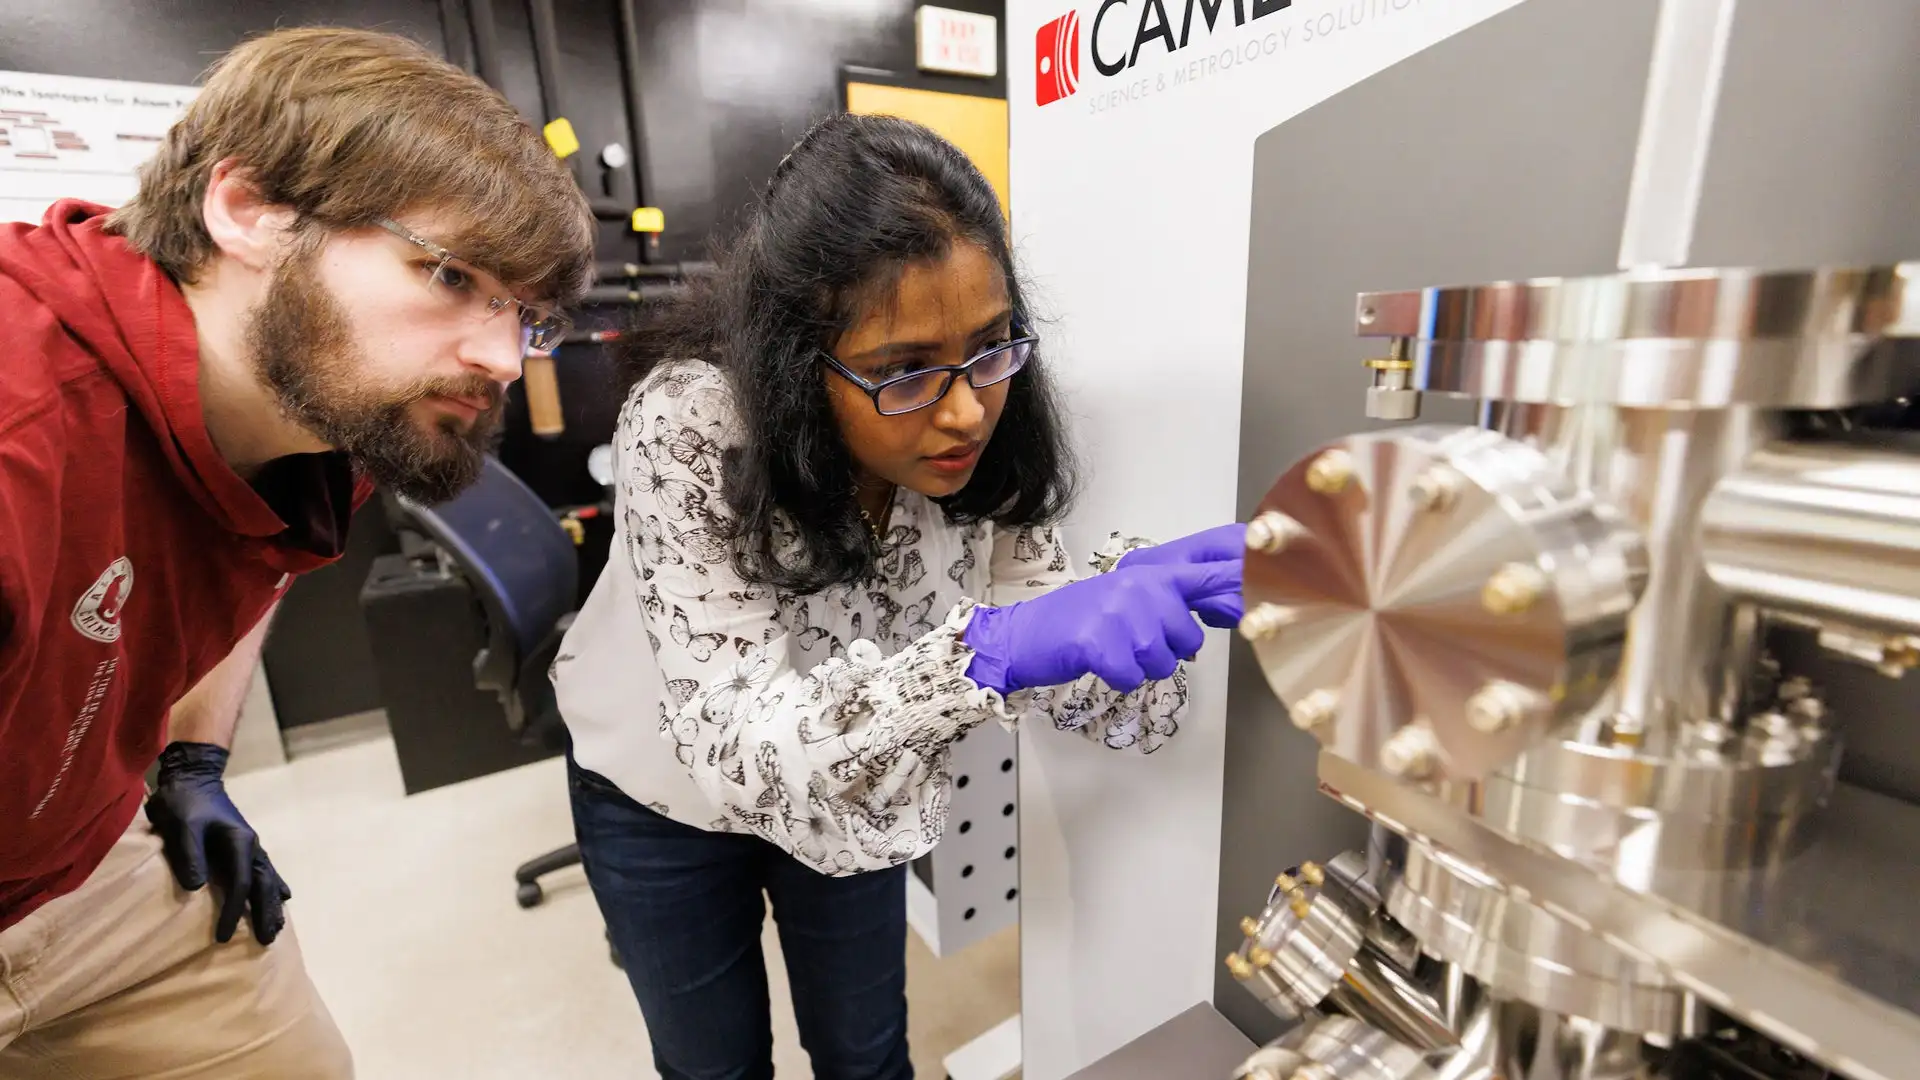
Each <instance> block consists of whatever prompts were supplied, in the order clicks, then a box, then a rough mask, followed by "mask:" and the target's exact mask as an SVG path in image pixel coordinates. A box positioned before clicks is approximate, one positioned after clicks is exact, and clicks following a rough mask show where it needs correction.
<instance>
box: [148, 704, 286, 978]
mask: <svg viewBox="0 0 1920 1080" xmlns="http://www.w3.org/2000/svg"><path fill="white" fill-rule="evenodd" d="M226 768H227V751H226V750H225V749H223V748H221V747H218V746H215V745H213V744H212V743H197V742H176V743H169V744H167V748H166V749H165V750H163V751H161V752H160V777H159V781H158V783H156V784H155V785H154V791H153V795H152V796H151V797H149V798H148V799H147V820H148V821H149V822H152V824H153V831H154V832H156V833H158V834H159V835H160V842H161V844H162V846H163V847H164V849H165V853H166V857H167V865H169V866H170V867H172V868H173V876H174V878H175V879H176V880H178V881H179V882H180V887H181V888H183V889H185V890H187V891H188V892H193V891H194V890H196V889H199V888H202V887H204V886H205V885H206V884H207V882H208V881H209V880H211V881H212V882H213V883H214V884H216V885H218V886H220V892H221V898H220V917H219V919H218V920H217V921H216V922H215V925H214V930H213V938H214V940H215V941H218V942H221V943H222V944H224V943H226V942H228V941H231V940H232V939H233V932H234V931H235V930H236V929H238V928H239V926H240V915H241V912H243V911H245V910H247V909H248V908H251V909H252V915H253V936H254V937H255V938H256V939H258V940H259V942H260V944H262V945H271V944H273V939H274V938H276V937H278V936H279V934H280V929H281V927H283V926H285V925H286V922H287V916H286V909H285V905H286V902H287V901H288V900H290V899H292V897H293V890H291V889H289V888H287V885H286V882H284V881H281V880H280V872H279V871H277V870H275V869H274V868H273V862H272V861H271V860H269V859H268V858H267V852H266V849H265V848H263V847H261V846H260V837H259V836H258V835H256V834H255V833H254V831H253V826H251V825H249V824H247V819H246V818H243V817H241V816H240V808H239V807H237V806H235V805H233V800H232V799H230V798H228V797H227V788H226V784H225V783H224V782H223V781H222V780H221V775H222V774H223V773H224V772H226Z"/></svg>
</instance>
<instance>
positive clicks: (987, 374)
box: [820, 328, 1040, 416]
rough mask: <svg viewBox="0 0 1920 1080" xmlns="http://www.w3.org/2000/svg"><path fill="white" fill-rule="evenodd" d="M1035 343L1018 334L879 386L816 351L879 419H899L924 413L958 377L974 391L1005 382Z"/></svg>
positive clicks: (1028, 357)
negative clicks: (951, 363) (867, 401)
mask: <svg viewBox="0 0 1920 1080" xmlns="http://www.w3.org/2000/svg"><path fill="white" fill-rule="evenodd" d="M1016 333H1018V330H1017V328H1016ZM1039 340H1040V339H1039V338H1036V337H1034V336H1033V335H1031V334H1022V335H1021V336H1019V337H1016V338H1014V339H1013V340H1012V341H1008V342H1005V343H1002V344H999V345H995V346H994V347H993V348H991V349H988V350H986V351H984V352H982V353H980V354H979V355H977V356H975V357H974V358H973V359H971V360H969V361H967V362H966V363H964V364H959V365H955V366H950V367H929V368H919V369H917V370H914V371H909V372H906V373H904V374H900V375H894V376H890V377H888V378H885V379H881V380H880V381H879V382H874V381H873V380H872V379H869V378H867V377H865V376H863V375H861V374H859V373H858V372H855V371H853V370H852V369H850V368H848V367H847V365H845V364H843V363H841V362H840V361H839V360H838V359H837V358H835V357H834V355H833V354H832V353H830V352H827V351H826V350H825V349H822V350H820V356H821V358H822V359H823V360H825V361H826V362H827V365H828V366H829V367H831V368H833V370H835V371H837V372H839V373H840V377H841V378H843V379H845V380H847V381H848V382H850V383H852V384H853V385H855V386H857V387H859V388H860V389H862V390H864V391H866V394H867V396H868V397H870V398H872V399H873V407H874V408H875V409H876V410H878V411H879V413H880V415H881V416H899V415H900V414H902V413H910V412H913V411H915V410H916V409H924V408H926V407H927V406H929V405H931V404H933V403H934V402H936V401H939V400H940V399H941V398H943V397H946V396H947V391H948V390H951V389H952V388H953V380H954V379H955V378H957V377H959V376H961V375H965V376H966V377H967V383H968V385H970V386H972V387H973V388H974V389H975V390H984V389H986V388H987V387H989V386H992V385H993V384H995V383H1002V382H1006V381H1007V380H1008V379H1011V378H1013V377H1014V376H1015V375H1017V374H1019V373H1020V369H1021V368H1023V367H1026V366H1027V361H1028V360H1029V359H1031V358H1032V357H1033V347H1034V345H1035V344H1037V343H1038V342H1039Z"/></svg>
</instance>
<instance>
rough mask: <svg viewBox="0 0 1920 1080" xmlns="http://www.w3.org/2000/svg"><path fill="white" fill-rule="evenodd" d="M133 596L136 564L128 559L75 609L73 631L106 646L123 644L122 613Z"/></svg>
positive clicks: (116, 563)
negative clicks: (128, 597)
mask: <svg viewBox="0 0 1920 1080" xmlns="http://www.w3.org/2000/svg"><path fill="white" fill-rule="evenodd" d="M131 592H133V563H132V562H130V561H128V559H127V557H126V556H125V555H122V556H121V557H119V558H117V559H115V560H113V564H112V565H110V566H108V567H107V568H106V570H104V571H102V572H101V574H100V576H99V578H97V579H96V580H95V581H94V583H93V587H92V588H90V589H88V590H87V591H86V595H84V596H82V597H80V602H79V603H77V604H75V605H73V628H74V629H75V630H78V631H80V632H81V633H82V634H85V635H86V636H88V637H90V638H92V639H93V640H95V641H98V642H101V643H103V644H107V645H111V644H113V643H114V642H116V641H119V640H120V613H121V612H122V611H124V610H125V609H126V606H127V596H128V594H130V593H131Z"/></svg>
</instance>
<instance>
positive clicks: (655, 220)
mask: <svg viewBox="0 0 1920 1080" xmlns="http://www.w3.org/2000/svg"><path fill="white" fill-rule="evenodd" d="M633 231H634V232H644V233H662V232H666V231H667V215H665V214H663V213H661V212H660V208H659V207H657V206H642V207H640V208H639V209H637V210H635V211H634V212H633Z"/></svg>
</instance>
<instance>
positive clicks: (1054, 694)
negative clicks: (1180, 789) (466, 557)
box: [554, 362, 1187, 874]
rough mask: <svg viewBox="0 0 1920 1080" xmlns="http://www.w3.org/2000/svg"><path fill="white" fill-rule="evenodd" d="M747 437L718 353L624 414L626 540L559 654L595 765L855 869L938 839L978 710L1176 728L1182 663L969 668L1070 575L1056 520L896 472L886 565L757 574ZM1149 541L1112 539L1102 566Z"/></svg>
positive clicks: (1103, 739) (636, 398)
mask: <svg viewBox="0 0 1920 1080" xmlns="http://www.w3.org/2000/svg"><path fill="white" fill-rule="evenodd" d="M738 438H739V435H738V433H737V431H736V429H735V426H734V419H733V411H732V407H731V399H730V395H729V393H728V391H727V389H726V384H725V383H724V381H723V380H722V377H721V376H720V374H719V373H718V371H717V370H716V369H714V368H712V367H710V366H708V365H706V364H703V363H698V362H689V363H680V364H672V365H662V366H661V367H660V368H658V369H656V370H655V371H654V372H653V373H651V374H650V375H649V376H648V378H647V379H645V380H643V381H642V382H641V384H640V385H638V386H636V387H635V388H634V392H633V394H632V395H631V396H630V397H629V398H628V400H627V402H626V405H625V407H624V408H623V409H622V411H621V415H620V423H619V429H618V434H617V435H616V437H615V443H614V455H615V472H616V475H617V476H618V488H617V490H616V492H615V515H616V529H617V531H616V535H615V538H614V542H613V543H614V550H613V553H612V557H611V558H610V559H609V560H608V561H607V567H606V570H605V571H604V572H603V573H602V574H601V576H600V580H599V582H598V583H596V584H595V586H594V590H593V594H592V596H591V597H590V598H589V599H588V601H587V603H586V605H585V607H584V608H583V609H582V610H581V612H580V614H579V616H578V618H577V619H576V620H575V622H574V624H573V627H572V629H571V630H569V631H568V633H567V637H566V642H565V644H564V645H563V647H562V649H561V654H560V657H559V659H558V660H557V661H556V662H555V664H554V684H555V687H556V689H557V691H558V694H559V703H560V710H561V713H562V715H564V716H565V717H566V721H567V726H568V728H569V730H570V731H571V734H572V736H573V746H574V755H575V757H576V759H577V760H578V761H579V763H580V765H581V766H582V767H584V768H586V769H590V770H592V771H593V772H596V773H599V774H600V775H602V776H604V777H606V778H607V779H609V780H611V781H612V782H613V783H615V784H616V785H618V786H619V788H620V789H621V790H622V791H624V792H625V793H626V794H627V795H629V796H631V797H632V798H633V799H635V800H637V801H639V802H642V803H645V804H647V805H649V806H650V807H652V808H653V809H654V810H655V811H657V812H659V813H662V814H665V815H666V816H668V817H671V818H673V819H674V820H676V821H679V822H682V823H685V824H688V825H693V826H696V827H699V828H702V829H708V830H717V831H727V832H751V833H754V834H756V835H758V836H761V837H763V838H765V839H766V840H768V841H770V842H772V843H774V844H776V845H778V846H779V847H780V848H781V849H782V850H784V851H787V852H789V853H790V854H792V855H793V856H794V857H795V858H798V859H801V860H803V861H805V862H806V863H808V864H809V865H811V866H813V867H815V868H816V869H818V870H820V871H821V872H823V873H828V874H853V873H859V872H861V871H865V870H877V869H883V868H885V867H888V866H893V865H896V864H898V863H902V862H905V861H907V860H910V859H913V858H916V857H918V856H920V855H922V854H924V853H926V852H927V851H928V850H929V849H931V848H932V847H933V846H934V845H935V844H936V843H938V842H939V840H940V836H941V833H942V831H943V830H944V828H945V826H946V811H947V798H948V791H949V779H948V759H949V747H950V746H951V744H952V743H953V741H954V740H955V739H956V738H958V737H959V736H960V735H962V734H963V733H965V732H966V731H967V730H968V729H970V728H972V727H973V726H975V725H977V724H981V723H984V722H986V721H988V720H996V721H998V722H1000V723H1002V724H1004V725H1006V726H1008V727H1009V728H1012V727H1013V726H1015V725H1017V724H1021V723H1034V722H1047V723H1051V725H1052V726H1053V727H1055V728H1057V729H1059V730H1061V731H1066V732H1078V733H1079V734H1080V735H1082V736H1084V737H1086V738H1089V739H1093V740H1095V741H1098V742H1100V743H1103V744H1105V745H1106V746H1109V747H1113V748H1115V749H1134V750H1138V751H1141V752H1145V753H1151V752H1153V751H1154V750H1155V749H1157V748H1158V747H1159V746H1160V745H1161V743H1163V742H1164V741H1165V740H1166V739H1167V738H1168V737H1169V736H1171V735H1172V734H1173V733H1174V732H1175V730H1176V729H1177V728H1178V726H1179V718H1180V715H1181V714H1182V713H1183V712H1184V711H1185V708H1186V702H1187V684H1186V673H1185V671H1184V669H1182V670H1180V671H1177V672H1175V673H1174V674H1173V675H1172V676H1171V677H1169V678H1167V679H1164V680H1160V681H1158V682H1150V683H1148V684H1146V685H1145V686H1142V687H1140V688H1138V689H1136V690H1134V691H1133V692H1131V693H1126V694H1121V693H1118V692H1116V691H1114V690H1112V689H1110V688H1109V687H1107V686H1106V684H1104V683H1102V682H1101V681H1100V680H1099V679H1098V678H1096V677H1094V676H1091V675H1088V676H1085V677H1083V678H1081V679H1080V680H1079V681H1077V682H1074V683H1071V684H1068V685H1064V686H1057V687H1043V688H1038V689H1034V690H1024V691H1020V692H1017V693H1014V694H1010V695H1008V696H1006V697H1005V698H1004V699H1003V698H1002V697H1001V695H1000V694H998V693H996V692H994V691H992V690H988V689H984V688H982V687H980V686H978V685H976V684H975V683H974V682H973V681H972V680H971V679H969V678H967V674H966V672H967V664H968V662H969V661H970V660H971V659H972V652H971V651H970V650H969V649H968V648H967V646H966V643H965V642H964V641H962V640H961V635H962V632H963V631H964V630H965V629H966V626H967V621H968V619H969V618H970V617H971V615H972V611H973V608H974V606H975V604H976V603H981V604H992V605H1005V604H1011V603H1015V602H1017V601H1020V600H1023V599H1027V598H1030V597H1033V596H1037V595H1040V594H1041V593H1044V592H1046V591H1047V590H1049V589H1053V588H1056V587H1058V586H1060V585H1064V584H1066V583H1068V582H1071V581H1073V580H1075V577H1076V571H1075V566H1074V560H1073V559H1072V558H1071V557H1070V556H1069V555H1068V553H1067V550H1066V548H1065V547H1064V546H1063V545H1062V544H1061V541H1060V538H1059V536H1058V535H1057V534H1056V533H1055V532H1054V530H1052V529H1050V528H1021V529H1013V530H1004V529H999V528H997V527H995V526H993V525H992V524H984V523H983V524H978V525H969V526H957V525H952V524H949V523H948V522H947V521H946V519H945V517H944V516H943V515H942V513H941V511H940V509H939V507H937V506H935V505H934V504H933V503H932V502H930V501H929V500H927V499H926V498H924V497H922V496H920V495H918V494H915V493H913V492H910V491H901V492H899V493H898V494H896V495H895V497H894V501H893V504H892V506H891V508H890V509H889V511H888V514H887V518H886V525H885V537H884V541H883V543H882V555H881V557H880V559H879V567H878V572H877V574H876V576H874V577H873V578H872V579H871V580H868V581H864V582H861V583H859V584H857V585H846V586H836V587H833V588H830V589H827V590H825V591H823V592H818V593H813V594H810V595H793V594H789V593H785V592H781V591H777V590H775V589H772V588H770V587H768V586H765V585H760V584H753V583H749V582H746V581H742V580H741V579H740V577H739V576H738V574H737V573H736V572H735V570H734V567H733V564H732V561H731V556H730V551H729V549H728V547H727V544H726V542H725V540H724V539H723V538H724V536H725V535H726V525H727V523H728V522H729V520H730V518H731V512H730V511H729V509H728V507H727V505H726V502H725V500H724V498H723V497H722V495H721V484H720V467H721V464H720V463H721V454H722V452H723V450H724V449H725V448H726V447H727V446H728V445H729V444H731V443H733V442H734V441H736V440H737V439H738ZM777 542H778V543H780V544H782V545H786V547H787V549H788V550H790V549H791V546H792V545H794V544H797V543H798V540H797V537H796V536H795V535H793V534H792V533H791V532H790V531H783V532H782V533H781V535H780V536H778V537H777ZM1138 543H1139V541H1131V542H1125V541H1120V540H1119V539H1118V538H1116V539H1115V541H1114V542H1112V543H1110V544H1109V545H1108V548H1107V549H1103V551H1102V552H1101V553H1100V554H1099V555H1098V556H1096V559H1095V562H1096V565H1099V566H1100V567H1101V568H1102V569H1105V568H1106V567H1107V566H1108V565H1110V564H1111V561H1112V559H1113V558H1114V557H1115V556H1116V555H1117V554H1118V553H1119V551H1120V550H1121V549H1123V548H1124V547H1126V546H1137V545H1138Z"/></svg>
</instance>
